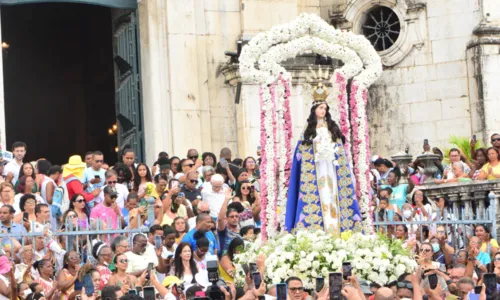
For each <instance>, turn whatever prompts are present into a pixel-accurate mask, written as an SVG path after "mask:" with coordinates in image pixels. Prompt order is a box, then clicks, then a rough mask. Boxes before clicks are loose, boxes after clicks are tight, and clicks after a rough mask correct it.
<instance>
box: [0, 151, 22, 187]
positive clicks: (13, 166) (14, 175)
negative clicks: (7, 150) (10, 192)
mask: <svg viewBox="0 0 500 300" xmlns="http://www.w3.org/2000/svg"><path fill="white" fill-rule="evenodd" d="M26 150H27V146H26V144H25V143H24V142H15V143H14V144H12V154H13V155H14V159H13V160H11V161H10V162H9V163H8V164H6V165H5V167H4V168H3V176H6V181H10V182H11V183H12V185H14V184H16V182H17V180H18V179H19V171H20V170H21V166H22V164H23V159H24V156H25V155H26Z"/></svg>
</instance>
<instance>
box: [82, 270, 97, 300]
mask: <svg viewBox="0 0 500 300" xmlns="http://www.w3.org/2000/svg"><path fill="white" fill-rule="evenodd" d="M83 287H84V288H85V294H87V296H89V297H90V296H92V295H93V294H94V283H93V282H92V277H91V276H90V274H87V275H85V276H84V277H83Z"/></svg>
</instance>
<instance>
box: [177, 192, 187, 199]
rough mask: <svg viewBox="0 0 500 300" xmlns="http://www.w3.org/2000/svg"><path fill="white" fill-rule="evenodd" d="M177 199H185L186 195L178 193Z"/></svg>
mask: <svg viewBox="0 0 500 300" xmlns="http://www.w3.org/2000/svg"><path fill="white" fill-rule="evenodd" d="M177 197H179V198H184V197H186V195H185V194H184V193H183V192H179V194H177Z"/></svg>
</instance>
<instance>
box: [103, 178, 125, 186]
mask: <svg viewBox="0 0 500 300" xmlns="http://www.w3.org/2000/svg"><path fill="white" fill-rule="evenodd" d="M122 178H123V177H122ZM106 183H107V184H117V183H118V181H108V182H106Z"/></svg>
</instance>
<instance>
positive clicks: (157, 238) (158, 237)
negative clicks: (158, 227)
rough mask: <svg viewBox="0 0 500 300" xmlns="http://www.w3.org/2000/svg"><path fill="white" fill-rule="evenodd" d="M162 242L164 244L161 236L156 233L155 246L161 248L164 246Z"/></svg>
mask: <svg viewBox="0 0 500 300" xmlns="http://www.w3.org/2000/svg"><path fill="white" fill-rule="evenodd" d="M161 244H162V240H161V236H158V235H155V248H156V249H161V247H162V245H161Z"/></svg>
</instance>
